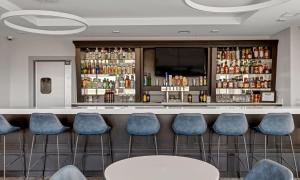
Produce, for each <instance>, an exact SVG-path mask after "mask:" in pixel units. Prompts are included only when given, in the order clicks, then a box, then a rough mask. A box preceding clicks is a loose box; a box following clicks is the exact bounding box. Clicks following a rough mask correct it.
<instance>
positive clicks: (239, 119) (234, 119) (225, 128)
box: [213, 113, 248, 136]
mask: <svg viewBox="0 0 300 180" xmlns="http://www.w3.org/2000/svg"><path fill="white" fill-rule="evenodd" d="M213 129H214V131H215V132H216V133H217V134H219V135H226V136H241V135H243V134H245V133H246V132H247V130H248V121H247V118H246V116H245V114H242V113H223V114H220V115H219V116H218V118H217V120H216V122H215V123H214V125H213Z"/></svg>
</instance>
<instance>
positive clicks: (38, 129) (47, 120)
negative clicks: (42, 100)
mask: <svg viewBox="0 0 300 180" xmlns="http://www.w3.org/2000/svg"><path fill="white" fill-rule="evenodd" d="M29 128H30V131H31V133H32V134H33V137H32V141H31V149H30V157H29V163H28V169H27V177H26V179H28V178H29V172H30V168H31V159H32V151H33V148H34V143H35V140H36V136H45V137H46V142H45V144H44V156H43V157H44V168H43V178H44V176H45V168H46V160H47V144H48V136H49V135H56V148H57V166H58V169H59V168H60V163H59V141H58V138H59V134H61V133H64V132H66V131H67V130H69V128H68V127H65V126H63V125H62V124H61V122H60V121H59V119H58V118H57V116H56V115H54V114H52V113H32V115H31V118H30V127H29ZM34 165H36V164H34Z"/></svg>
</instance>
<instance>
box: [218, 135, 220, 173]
mask: <svg viewBox="0 0 300 180" xmlns="http://www.w3.org/2000/svg"><path fill="white" fill-rule="evenodd" d="M219 167H220V135H218V168H219Z"/></svg>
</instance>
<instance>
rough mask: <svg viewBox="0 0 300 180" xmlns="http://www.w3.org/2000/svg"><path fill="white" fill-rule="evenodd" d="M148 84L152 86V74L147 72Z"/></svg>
mask: <svg viewBox="0 0 300 180" xmlns="http://www.w3.org/2000/svg"><path fill="white" fill-rule="evenodd" d="M147 86H151V74H150V73H148V74H147Z"/></svg>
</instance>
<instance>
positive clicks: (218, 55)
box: [217, 50, 222, 59]
mask: <svg viewBox="0 0 300 180" xmlns="http://www.w3.org/2000/svg"><path fill="white" fill-rule="evenodd" d="M221 57H222V51H220V50H218V51H217V59H221Z"/></svg>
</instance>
